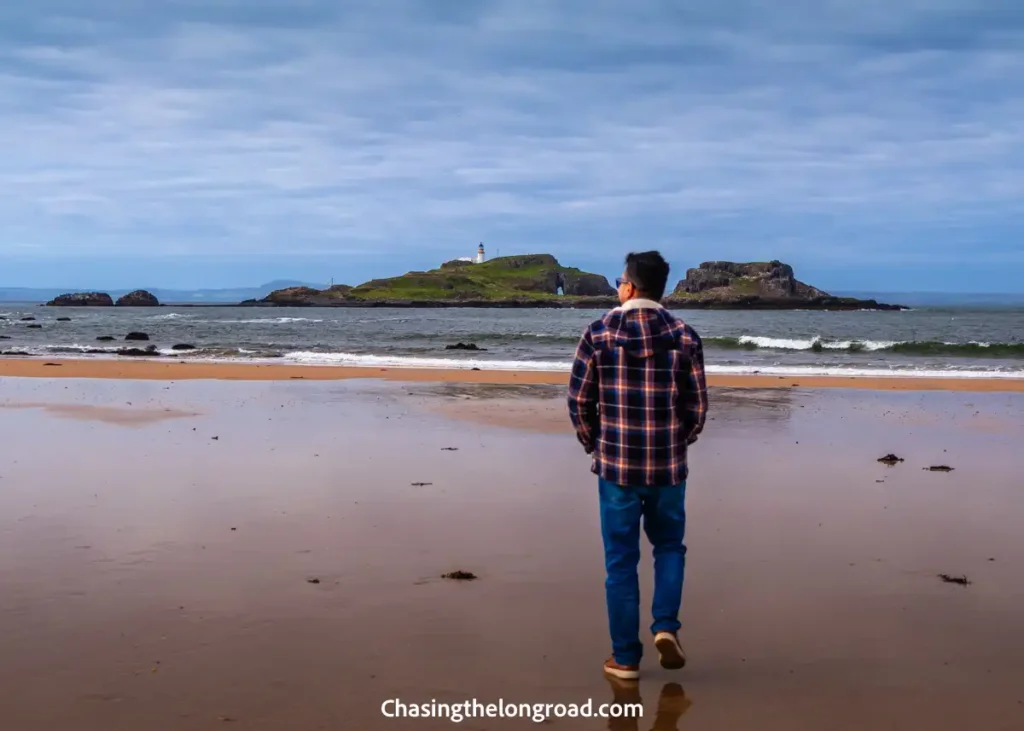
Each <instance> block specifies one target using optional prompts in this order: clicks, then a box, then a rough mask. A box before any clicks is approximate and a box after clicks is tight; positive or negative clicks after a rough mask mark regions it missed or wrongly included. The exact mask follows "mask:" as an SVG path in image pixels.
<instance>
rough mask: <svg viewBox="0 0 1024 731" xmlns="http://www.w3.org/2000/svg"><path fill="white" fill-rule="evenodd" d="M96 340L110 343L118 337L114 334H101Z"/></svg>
mask: <svg viewBox="0 0 1024 731" xmlns="http://www.w3.org/2000/svg"><path fill="white" fill-rule="evenodd" d="M96 340H98V341H99V342H101V343H109V342H112V341H114V340H117V338H115V337H114V336H113V335H100V336H99V337H98V338H96Z"/></svg>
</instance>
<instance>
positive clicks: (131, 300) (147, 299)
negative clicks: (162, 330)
mask: <svg viewBox="0 0 1024 731" xmlns="http://www.w3.org/2000/svg"><path fill="white" fill-rule="evenodd" d="M115 305H116V306H117V307H159V306H160V300H158V299H157V298H156V297H154V296H153V295H152V294H150V293H149V292H147V291H146V290H144V289H137V290H135V291H134V292H129V293H128V294H126V295H124V296H122V297H118V298H117V302H116V303H115Z"/></svg>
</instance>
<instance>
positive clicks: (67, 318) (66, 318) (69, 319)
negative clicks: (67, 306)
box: [57, 317, 71, 322]
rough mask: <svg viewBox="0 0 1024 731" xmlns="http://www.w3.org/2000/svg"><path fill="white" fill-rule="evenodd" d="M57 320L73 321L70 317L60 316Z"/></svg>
mask: <svg viewBox="0 0 1024 731" xmlns="http://www.w3.org/2000/svg"><path fill="white" fill-rule="evenodd" d="M57 322H71V318H70V317H58V318H57Z"/></svg>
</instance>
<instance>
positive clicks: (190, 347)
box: [171, 343, 196, 350]
mask: <svg viewBox="0 0 1024 731" xmlns="http://www.w3.org/2000/svg"><path fill="white" fill-rule="evenodd" d="M195 349H196V346H194V345H189V344H188V343H178V344H177V345H172V346H171V350H195Z"/></svg>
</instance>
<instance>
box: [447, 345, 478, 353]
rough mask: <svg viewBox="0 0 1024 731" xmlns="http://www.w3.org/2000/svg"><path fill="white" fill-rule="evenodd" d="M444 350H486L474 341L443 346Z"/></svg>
mask: <svg viewBox="0 0 1024 731" xmlns="http://www.w3.org/2000/svg"><path fill="white" fill-rule="evenodd" d="M444 349H445V350H473V351H477V352H486V350H487V348H481V347H479V346H478V345H477V344H476V343H456V344H455V345H446V346H444Z"/></svg>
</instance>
